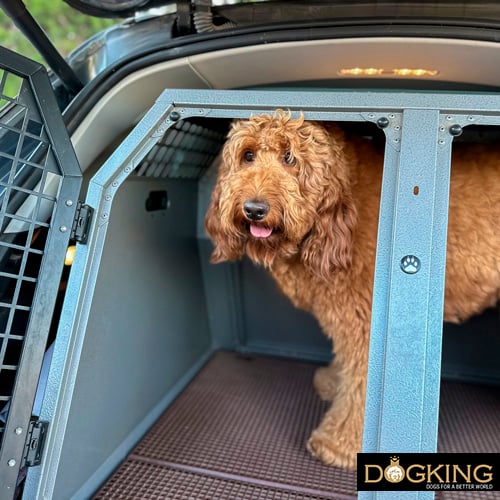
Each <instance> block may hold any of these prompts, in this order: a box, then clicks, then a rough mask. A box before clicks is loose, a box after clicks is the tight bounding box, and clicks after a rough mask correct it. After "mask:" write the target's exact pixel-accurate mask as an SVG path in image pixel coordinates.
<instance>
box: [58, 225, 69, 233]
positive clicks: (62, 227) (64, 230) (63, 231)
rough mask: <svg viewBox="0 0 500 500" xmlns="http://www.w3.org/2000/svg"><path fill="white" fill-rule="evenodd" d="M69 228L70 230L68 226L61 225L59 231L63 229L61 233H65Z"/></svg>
mask: <svg viewBox="0 0 500 500" xmlns="http://www.w3.org/2000/svg"><path fill="white" fill-rule="evenodd" d="M67 230H68V228H67V227H66V226H61V227H60V228H59V231H61V233H65V232H66V231H67Z"/></svg>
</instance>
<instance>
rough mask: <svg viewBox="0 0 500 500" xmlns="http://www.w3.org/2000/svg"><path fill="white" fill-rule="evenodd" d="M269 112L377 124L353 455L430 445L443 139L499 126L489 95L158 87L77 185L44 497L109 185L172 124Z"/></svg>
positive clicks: (52, 381)
mask: <svg viewBox="0 0 500 500" xmlns="http://www.w3.org/2000/svg"><path fill="white" fill-rule="evenodd" d="M276 108H283V109H287V110H290V111H291V112H292V114H293V115H298V114H299V113H302V114H303V115H304V116H305V118H306V119H310V120H333V121H353V122H362V121H370V122H373V123H377V124H378V125H379V126H380V127H381V128H383V129H384V132H385V135H386V147H385V161H384V175H383V186H382V197H381V205H380V221H379V233H378V245H377V259H376V268H375V284H374V292H373V315H372V316H373V319H372V329H371V340H370V359H369V372H368V392H367V401H366V416H365V433H364V445H363V451H365V452H387V453H395V452H396V453H402V452H434V451H436V443H437V423H438V410H439V386H440V371H441V335H442V318H443V297H444V276H445V257H446V231H447V217H448V197H449V173H450V157H451V146H452V140H453V137H454V136H455V135H458V134H459V133H460V131H461V128H462V127H464V126H467V125H470V124H481V125H499V124H500V95H498V94H458V93H457V94H448V93H430V92H386V91H383V92H352V91H338V90H336V91H321V92H319V91H315V92H298V91H267V90H265V91H225V90H166V91H165V92H163V93H162V94H161V96H160V97H159V98H158V100H157V101H156V103H155V104H154V106H153V107H152V108H151V109H150V110H149V111H148V113H147V114H146V115H145V116H144V118H143V119H142V120H141V122H140V123H139V124H138V125H137V126H136V127H135V129H134V130H133V131H132V132H131V133H130V135H129V136H128V137H127V138H126V139H125V141H124V142H123V143H122V144H121V145H120V146H119V147H118V148H117V149H116V151H115V152H114V153H113V154H112V155H111V157H110V158H109V159H108V160H107V161H106V163H105V164H104V165H103V167H102V168H101V169H100V170H99V172H98V173H97V174H96V175H95V176H94V178H93V179H92V181H91V183H90V186H89V190H88V195H87V200H86V203H88V204H89V205H91V206H92V207H94V208H95V209H96V218H95V220H94V222H93V225H92V228H91V230H90V234H89V242H88V245H87V246H81V245H79V246H78V248H77V252H76V256H75V262H74V265H73V270H72V275H71V278H70V283H69V285H68V289H69V296H68V299H67V300H68V301H69V304H68V307H65V311H67V313H66V316H64V317H63V318H62V319H61V322H62V323H63V324H64V325H66V328H65V332H60V333H59V335H60V336H62V337H64V336H65V339H59V349H60V352H59V355H58V356H56V357H57V359H64V360H65V361H64V363H63V364H56V365H54V364H53V366H52V368H51V374H50V375H49V383H48V392H49V394H50V393H51V387H52V389H53V393H54V394H56V400H55V402H54V401H52V403H53V404H48V405H46V409H45V414H44V415H43V417H44V418H47V419H49V420H55V421H57V422H58V425H57V426H52V428H51V429H50V430H49V436H48V446H47V448H46V453H45V455H46V456H45V460H44V463H43V465H42V471H41V483H40V485H39V486H38V487H39V489H38V491H39V492H41V491H43V492H44V494H45V495H49V496H50V492H51V491H52V489H53V486H54V484H53V481H54V480H55V479H54V478H55V477H56V474H51V472H54V471H55V470H56V469H57V464H58V460H59V456H60V451H61V447H62V444H63V441H64V432H65V422H66V420H67V412H68V408H69V405H70V403H71V397H72V391H73V387H74V377H75V375H76V370H77V367H78V360H79V356H80V351H81V345H82V342H83V337H84V334H85V325H86V321H87V318H88V314H89V309H90V303H91V299H92V292H93V289H94V286H95V282H96V278H97V271H98V267H99V260H100V256H101V253H102V250H103V246H104V239H105V235H106V230H107V227H108V223H109V214H110V212H111V205H112V203H113V198H114V195H115V193H116V192H117V190H118V189H119V187H120V185H121V184H122V182H123V181H124V180H125V179H126V178H127V177H128V176H129V175H130V174H131V172H133V171H134V170H135V168H136V167H137V165H138V164H139V163H140V162H141V161H142V160H143V158H144V157H145V155H147V154H148V152H149V151H151V149H152V148H153V147H154V145H155V144H156V143H157V142H158V140H159V139H160V138H161V137H162V136H163V135H164V133H165V131H166V130H167V129H169V128H170V127H172V126H173V125H174V124H175V123H177V122H178V121H179V120H181V119H185V118H189V117H209V118H226V119H227V118H246V117H248V116H250V115H251V114H258V113H263V112H270V111H272V110H274V109H276ZM417 187H418V189H417ZM416 193H418V194H416ZM409 256H411V257H412V258H413V257H416V258H417V259H418V264H419V266H418V267H419V269H418V272H413V273H411V272H410V273H407V272H404V271H403V266H402V262H403V261H404V259H405V257H409ZM68 326H69V328H68ZM68 332H69V333H68ZM403 332H404V333H403ZM49 397H50V396H49ZM395 429H397V432H395ZM47 450H49V451H47ZM49 454H50V456H49ZM110 467H112V466H110ZM28 479H29V478H28ZM51 481H52V483H51ZM433 495H434V494H433V493H432V492H396V493H390V492H360V495H359V498H362V499H365V500H366V499H368V498H377V499H385V498H398V499H430V498H433Z"/></svg>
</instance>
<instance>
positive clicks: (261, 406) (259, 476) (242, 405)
mask: <svg viewBox="0 0 500 500" xmlns="http://www.w3.org/2000/svg"><path fill="white" fill-rule="evenodd" d="M315 368H316V366H315V365H312V364H307V363H301V362H297V361H288V360H282V359H272V358H265V357H255V358H254V357H248V358H247V357H241V356H238V355H237V354H234V353H227V352H219V353H217V354H216V355H215V356H214V357H213V358H212V359H211V360H210V361H209V363H208V364H207V365H206V366H205V367H204V369H203V370H202V371H201V372H200V373H199V374H198V375H197V377H196V378H195V379H194V380H193V381H192V382H191V384H190V385H189V386H188V387H187V388H186V389H185V390H184V391H183V393H182V394H181V395H180V396H179V397H178V398H177V399H176V400H175V401H174V403H173V404H172V405H171V406H170V407H169V408H168V409H167V411H166V412H165V413H164V414H163V416H162V417H161V418H160V419H159V420H158V421H157V423H156V424H155V425H154V426H153V427H152V428H151V430H150V431H149V432H148V433H147V434H146V436H145V437H144V438H143V440H142V441H141V442H140V443H139V444H138V446H137V447H136V448H135V449H134V450H133V451H132V453H131V454H130V455H129V456H128V458H127V459H126V460H125V462H124V463H123V464H122V465H121V466H120V467H119V468H118V469H117V470H116V471H115V473H114V474H113V475H112V476H111V477H110V478H109V479H108V481H107V482H106V483H105V484H104V485H103V486H102V487H101V489H100V490H99V491H98V492H97V493H96V494H95V496H94V499H95V500H101V499H113V500H116V499H130V500H133V499H228V500H235V499H237V500H239V499H282V500H284V499H290V500H295V499H297V500H298V499H304V500H306V499H337V500H342V499H352V498H356V496H357V495H356V478H355V474H354V473H349V472H346V471H343V470H341V469H337V468H334V467H327V466H324V465H322V464H321V463H319V462H318V461H317V460H315V459H313V458H312V457H311V456H310V455H309V453H308V452H307V450H306V448H305V442H306V440H307V437H308V436H309V434H310V433H311V431H312V430H313V429H314V428H315V427H316V425H317V424H318V423H319V421H320V420H321V417H322V415H323V413H324V412H325V410H326V408H327V404H326V403H323V402H321V401H320V400H319V398H318V397H317V396H316V395H315V393H314V391H313V389H312V377H313V374H314V370H315ZM499 415H500V390H499V389H498V388H494V387H483V386H471V385H467V384H460V383H450V382H444V383H443V385H442V404H441V414H440V439H439V449H440V451H448V452H475V451H481V452H488V451H490V452H497V451H499V450H500V428H499V425H500V424H499ZM499 493H500V492H489V494H484V496H483V494H481V497H482V498H498V497H499V496H498V494H499ZM470 495H475V496H470ZM495 495H496V496H495ZM440 498H446V497H444V496H443V497H440ZM453 498H464V499H466V498H471V499H476V498H478V493H477V492H474V493H469V496H467V494H466V493H465V494H460V495H457V494H454V496H453Z"/></svg>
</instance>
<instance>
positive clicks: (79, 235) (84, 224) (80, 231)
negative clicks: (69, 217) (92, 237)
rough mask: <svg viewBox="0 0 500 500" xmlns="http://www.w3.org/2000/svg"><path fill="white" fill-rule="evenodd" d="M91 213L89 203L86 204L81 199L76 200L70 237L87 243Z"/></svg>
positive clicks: (91, 209) (92, 212) (92, 211)
mask: <svg viewBox="0 0 500 500" xmlns="http://www.w3.org/2000/svg"><path fill="white" fill-rule="evenodd" d="M93 214H94V209H93V208H92V207H91V206H90V205H86V204H84V203H82V202H81V201H79V202H78V204H77V206H76V213H75V218H74V220H73V226H72V228H71V239H73V240H75V241H76V242H77V243H82V244H84V245H85V243H87V238H88V236H89V229H90V223H91V222H92V216H93Z"/></svg>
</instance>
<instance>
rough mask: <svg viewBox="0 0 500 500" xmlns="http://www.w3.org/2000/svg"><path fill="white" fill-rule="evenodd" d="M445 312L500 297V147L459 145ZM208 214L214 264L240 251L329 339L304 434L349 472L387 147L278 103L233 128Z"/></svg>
mask: <svg viewBox="0 0 500 500" xmlns="http://www.w3.org/2000/svg"><path fill="white" fill-rule="evenodd" d="M454 151H455V152H454V159H453V166H452V181H451V205H450V214H449V236H448V253H447V259H448V261H447V262H448V264H447V275H446V292H445V319H446V320H447V321H454V322H457V321H461V320H463V319H465V318H467V317H469V316H471V315H472V314H474V313H477V312H479V311H481V310H482V309H484V308H486V307H488V306H493V305H495V304H496V302H497V301H498V299H499V294H500V148H499V147H496V148H494V149H491V148H489V147H486V146H468V147H465V148H462V147H459V146H458V145H457V146H455V147H454ZM222 159H223V161H222V165H221V166H220V170H219V174H218V180H217V184H216V187H215V189H214V192H213V195H212V202H211V205H210V207H209V210H208V213H207V216H206V228H207V231H208V234H209V235H210V237H211V238H212V239H213V241H214V243H215V249H214V252H213V254H212V261H213V262H221V261H224V260H235V259H239V258H241V257H242V256H243V254H245V253H246V254H247V255H248V256H249V257H250V258H251V259H252V260H253V261H254V262H256V263H259V264H262V265H264V266H265V267H266V268H268V269H269V271H270V272H271V274H272V276H273V277H274V279H275V280H276V281H277V283H278V284H279V286H280V288H281V290H282V291H283V292H284V293H285V294H286V295H287V296H288V297H289V298H290V299H291V301H292V302H293V303H294V304H295V305H296V306H297V307H300V308H302V309H305V310H307V311H310V312H311V313H312V314H314V316H316V318H317V319H318V320H319V322H320V324H321V326H322V328H323V330H324V332H325V333H326V335H327V336H328V337H330V338H331V339H333V341H334V350H335V357H334V360H333V362H332V364H331V365H330V366H329V367H326V368H320V369H319V370H318V371H317V373H316V375H315V380H314V384H315V387H316V389H317V391H318V392H319V395H320V396H321V397H322V398H324V399H326V400H329V401H333V404H332V405H331V408H330V409H329V411H328V412H327V413H326V415H325V417H324V419H323V421H322V422H321V424H320V426H319V427H318V428H317V429H316V430H315V431H314V432H313V433H312V435H311V438H310V440H309V442H308V447H309V449H310V451H311V452H312V453H313V454H314V455H316V456H317V457H319V458H320V459H321V460H322V461H323V462H325V463H327V464H334V465H338V466H341V467H347V468H354V467H355V466H356V453H357V452H358V451H360V449H361V438H362V429H363V413H364V401H365V387H366V371H367V358H368V338H369V329H370V314H371V297H372V285H373V269H374V260H375V246H376V235H377V220H378V207H379V197H380V186H381V174H382V162H383V158H382V155H381V154H380V153H379V152H378V151H377V150H376V148H375V147H374V146H373V145H372V143H371V142H370V141H364V140H362V139H358V140H356V142H355V143H354V142H348V141H346V139H345V136H344V134H343V132H342V131H341V130H340V128H339V127H338V126H336V125H335V124H327V123H324V124H320V123H316V122H307V121H304V120H303V119H297V120H294V119H291V118H290V116H289V115H288V114H285V113H283V112H281V111H277V112H276V113H275V114H274V116H269V115H260V116H255V117H253V118H250V119H249V120H241V121H237V122H235V123H234V124H233V126H232V129H231V131H230V133H229V136H228V140H227V142H226V144H225V146H224V149H223V157H222Z"/></svg>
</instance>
